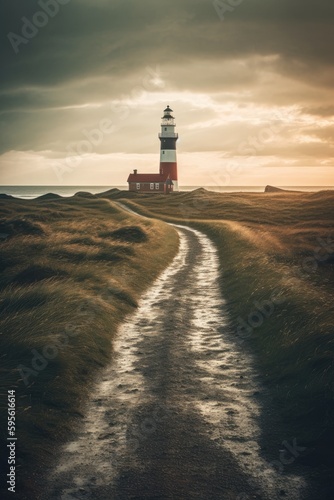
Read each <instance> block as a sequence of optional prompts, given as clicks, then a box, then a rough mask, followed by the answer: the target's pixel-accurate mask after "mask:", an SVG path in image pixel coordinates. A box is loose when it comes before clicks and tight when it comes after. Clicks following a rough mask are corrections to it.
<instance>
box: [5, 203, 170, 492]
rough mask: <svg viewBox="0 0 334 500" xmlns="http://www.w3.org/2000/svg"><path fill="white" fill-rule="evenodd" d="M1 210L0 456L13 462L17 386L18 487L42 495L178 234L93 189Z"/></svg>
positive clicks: (14, 205)
mask: <svg viewBox="0 0 334 500" xmlns="http://www.w3.org/2000/svg"><path fill="white" fill-rule="evenodd" d="M0 211H1V213H2V214H3V215H2V217H1V221H0V233H1V234H2V235H3V236H2V238H1V240H0V255H1V274H0V278H1V281H0V311H1V320H0V352H1V355H0V356H1V368H0V370H1V386H0V391H1V396H2V397H1V401H2V404H1V408H0V420H1V429H3V432H2V434H1V436H0V439H1V441H2V443H1V444H2V446H1V449H2V450H3V455H2V456H1V457H0V458H1V464H2V468H7V464H6V454H7V450H6V446H4V444H5V439H6V437H7V432H6V428H7V424H6V419H7V410H6V402H7V391H8V390H9V389H14V390H15V391H16V404H17V408H16V412H17V413H16V423H17V437H18V443H19V446H18V448H17V459H18V462H17V469H16V471H17V478H18V484H17V490H18V491H25V495H26V496H25V497H24V498H37V496H36V490H38V486H36V481H38V477H39V476H40V470H39V468H40V467H41V464H43V466H44V465H48V464H50V463H51V461H52V458H53V456H54V452H55V450H56V449H57V447H58V446H59V445H60V444H61V443H62V442H64V440H65V439H68V437H69V434H70V433H71V431H72V429H73V425H75V422H76V420H77V419H78V418H80V417H81V410H82V405H83V403H84V402H85V399H86V397H87V394H88V391H89V388H90V386H91V383H92V382H93V380H94V379H95V378H96V373H97V370H98V369H99V368H101V367H103V366H105V365H106V363H108V361H109V360H110V358H111V355H112V340H113V337H114V335H115V333H116V330H117V327H118V325H119V324H120V322H121V321H122V320H123V319H124V317H125V316H126V315H127V314H129V313H131V312H132V311H133V310H134V309H135V308H136V307H137V303H138V299H139V297H140V295H141V293H142V292H143V291H144V290H145V289H146V288H147V287H148V286H149V285H150V284H151V283H152V282H153V281H154V279H155V278H156V277H157V276H158V274H159V273H160V272H161V271H162V270H163V269H164V268H165V267H166V266H167V265H168V264H169V262H170V261H171V260H172V258H173V256H174V255H175V253H176V251H177V248H178V236H177V233H176V231H174V229H172V228H171V227H170V226H168V225H166V224H164V223H162V222H160V221H157V220H156V221H154V220H149V219H141V220H138V218H137V217H134V216H132V215H131V214H129V213H125V212H124V211H122V210H120V209H119V208H118V207H117V206H116V205H115V204H113V203H112V202H110V201H109V200H106V199H96V198H94V197H93V198H90V197H87V196H76V197H73V198H69V199H68V198H67V199H61V198H59V199H58V198H57V199H52V201H51V200H50V199H49V198H48V197H44V198H42V199H40V200H35V201H25V200H15V199H14V200H6V201H1V200H0ZM17 497H18V496H17Z"/></svg>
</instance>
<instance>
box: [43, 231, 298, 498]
mask: <svg viewBox="0 0 334 500" xmlns="http://www.w3.org/2000/svg"><path fill="white" fill-rule="evenodd" d="M178 230H179V233H180V238H181V245H180V251H179V254H178V255H177V257H176V258H175V260H174V262H173V263H172V265H171V266H170V267H169V268H168V269H167V270H166V271H165V272H164V273H163V274H162V275H161V277H160V278H159V279H158V281H157V282H156V283H155V284H154V285H153V287H152V288H151V289H150V290H149V291H148V293H147V294H146V295H145V296H144V297H143V299H142V300H141V303H140V307H139V309H138V310H137V312H136V313H135V314H134V315H133V316H132V317H129V318H128V321H127V322H126V323H125V324H124V325H123V326H122V328H121V329H120V330H119V333H118V336H117V339H116V341H115V344H114V350H115V355H114V358H113V362H112V364H111V366H110V367H108V369H106V370H105V371H104V373H103V377H102V380H101V381H100V382H99V383H98V384H97V386H96V390H95V393H94V395H93V397H92V399H91V401H89V402H88V404H87V412H86V417H85V423H84V426H83V428H82V429H80V430H79V432H78V435H77V437H76V438H75V440H74V441H73V442H71V443H70V444H68V445H67V446H66V448H65V450H64V451H63V453H62V456H61V459H60V462H59V465H58V467H57V468H56V470H55V472H54V474H53V478H52V481H51V483H52V485H51V490H52V491H51V492H50V493H49V494H48V498H50V499H62V500H65V499H66V500H67V499H73V498H80V499H81V498H82V499H86V498H92V499H108V500H109V499H110V500H125V499H133V500H144V499H151V500H153V499H155V500H158V499H160V500H163V499H166V500H167V499H175V500H192V499H201V500H211V499H224V500H229V499H231V500H232V499H233V500H251V499H263V500H264V499H266V500H269V499H270V500H274V499H282V498H288V499H289V500H297V499H299V498H306V497H305V496H304V494H303V490H304V482H303V480H302V479H301V478H298V477H293V476H287V475H285V474H279V473H278V472H277V467H275V466H272V465H270V463H269V462H268V460H267V461H266V460H264V459H263V458H261V449H260V444H259V442H260V441H259V439H260V428H259V426H260V424H259V422H260V413H261V406H260V402H259V398H258V396H257V395H258V393H259V392H262V393H263V390H262V388H261V387H259V386H258V383H257V376H256V373H255V372H254V369H253V368H252V360H251V359H250V358H249V357H248V355H247V354H245V352H243V349H242V347H241V346H239V347H238V344H237V343H236V342H235V339H234V338H233V335H232V334H230V333H229V332H228V328H227V326H226V324H227V321H226V313H225V311H224V304H223V301H222V298H221V296H220V292H219V287H218V282H217V278H218V266H219V264H218V257H217V255H216V250H215V248H214V246H213V245H212V243H211V242H210V240H208V238H207V237H206V236H204V235H203V234H201V233H199V232H197V231H194V230H191V229H189V228H181V227H179V228H178ZM283 437H285V436H283ZM277 453H278V451H277Z"/></svg>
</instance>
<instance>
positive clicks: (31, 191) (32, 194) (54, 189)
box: [0, 186, 334, 199]
mask: <svg viewBox="0 0 334 500" xmlns="http://www.w3.org/2000/svg"><path fill="white" fill-rule="evenodd" d="M200 187H203V188H205V189H207V190H208V191H216V192H219V193H232V192H239V193H240V192H241V193H242V192H244V193H250V192H254V193H263V192H264V189H265V186H180V191H193V190H194V189H198V188H200ZM277 187H280V188H282V189H290V190H293V191H308V192H312V191H323V190H328V189H331V190H333V189H334V186H333V187H332V186H277ZM113 188H117V189H121V190H126V191H127V190H128V187H127V186H0V194H8V195H11V196H14V197H15V198H23V199H33V198H38V197H39V196H42V195H43V194H47V193H54V194H58V195H60V196H64V197H70V196H73V195H74V194H75V193H77V192H79V191H86V192H89V193H92V194H98V193H103V192H104V191H108V190H109V189H113Z"/></svg>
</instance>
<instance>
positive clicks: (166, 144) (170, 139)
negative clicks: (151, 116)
mask: <svg viewBox="0 0 334 500" xmlns="http://www.w3.org/2000/svg"><path fill="white" fill-rule="evenodd" d="M172 113H173V110H172V109H171V108H170V107H169V106H167V108H166V109H165V110H164V116H163V117H162V122H161V133H160V134H159V139H160V175H163V176H168V178H169V179H170V180H171V181H173V185H174V189H173V190H174V191H178V190H179V188H178V180H177V160H176V141H177V140H178V138H179V135H178V134H176V133H175V118H174V116H173V115H172Z"/></svg>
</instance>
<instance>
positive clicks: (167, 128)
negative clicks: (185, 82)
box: [128, 106, 178, 194]
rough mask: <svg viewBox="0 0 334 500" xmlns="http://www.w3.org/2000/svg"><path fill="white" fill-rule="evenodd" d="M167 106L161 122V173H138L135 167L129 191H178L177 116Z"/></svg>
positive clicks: (130, 179)
mask: <svg viewBox="0 0 334 500" xmlns="http://www.w3.org/2000/svg"><path fill="white" fill-rule="evenodd" d="M172 113H173V110H172V109H171V108H170V107H169V106H167V108H166V109H165V110H164V115H163V117H162V122H161V133H160V134H159V139H160V169H159V174H138V170H137V169H135V170H134V171H133V174H130V175H129V177H128V183H129V191H137V192H142V193H143V192H146V193H147V192H150V193H165V194H167V193H170V192H172V191H178V179H177V160H176V141H177V140H178V134H177V133H175V118H174V116H173V115H172Z"/></svg>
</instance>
